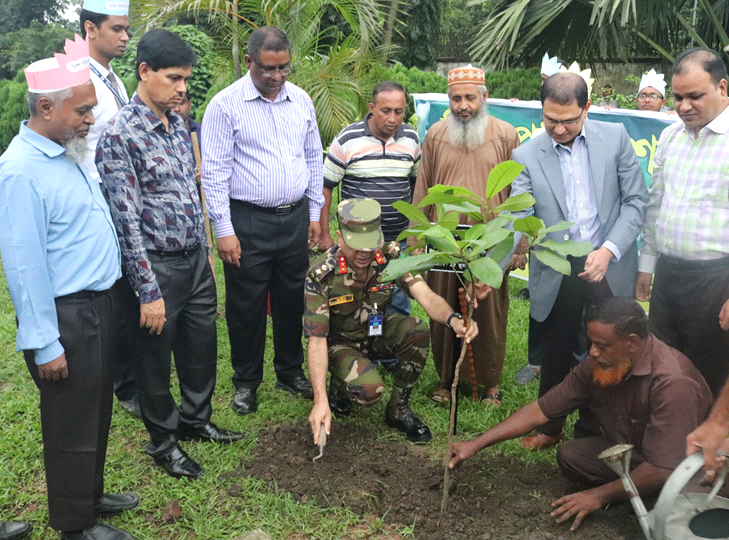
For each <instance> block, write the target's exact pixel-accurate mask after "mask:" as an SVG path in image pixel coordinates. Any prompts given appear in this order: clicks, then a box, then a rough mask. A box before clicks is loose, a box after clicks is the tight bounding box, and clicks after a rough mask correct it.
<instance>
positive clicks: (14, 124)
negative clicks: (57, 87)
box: [0, 69, 28, 154]
mask: <svg viewBox="0 0 729 540" xmlns="http://www.w3.org/2000/svg"><path fill="white" fill-rule="evenodd" d="M27 93H28V85H27V84H26V83H25V76H24V75H23V70H22V69H21V70H20V71H19V72H18V77H15V79H13V80H4V81H0V154H1V153H3V152H5V149H6V148H7V147H8V145H9V144H10V141H12V140H13V137H15V136H16V135H17V134H18V131H19V130H20V123H21V122H22V121H23V120H27V119H28V104H27V101H26V98H25V96H26V94H27Z"/></svg>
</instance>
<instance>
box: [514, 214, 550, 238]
mask: <svg viewBox="0 0 729 540" xmlns="http://www.w3.org/2000/svg"><path fill="white" fill-rule="evenodd" d="M543 228H544V222H543V221H542V220H541V219H539V218H536V217H534V216H529V217H525V218H519V219H517V220H515V221H514V230H516V231H519V232H522V233H524V234H527V235H529V236H537V235H538V234H539V231H540V230H541V229H543Z"/></svg>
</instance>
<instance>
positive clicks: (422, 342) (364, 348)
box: [304, 199, 488, 444]
mask: <svg viewBox="0 0 729 540" xmlns="http://www.w3.org/2000/svg"><path fill="white" fill-rule="evenodd" d="M338 217H339V230H338V231H337V245H335V246H334V247H332V248H331V249H330V250H328V251H327V252H326V253H324V254H323V255H322V256H321V257H320V258H319V259H318V260H317V261H316V262H314V264H313V265H312V267H311V268H310V269H309V274H308V275H307V277H306V285H305V290H306V293H305V296H306V312H305V313H304V333H305V335H306V337H307V338H308V340H309V347H308V354H307V359H308V362H309V375H310V376H311V382H312V386H313V387H314V407H313V409H312V411H311V414H310V415H309V423H310V424H311V430H312V432H313V434H314V443H315V444H316V443H317V442H318V440H319V433H320V430H321V428H322V425H323V426H324V428H325V430H326V433H327V434H328V433H329V427H330V424H331V413H332V411H333V412H334V413H335V414H337V415H342V416H346V415H348V414H349V412H350V410H351V407H352V402H354V403H357V404H358V405H373V404H375V403H377V401H379V399H380V398H381V397H382V393H383V387H384V385H383V382H382V379H381V378H380V376H379V375H378V373H377V366H376V365H375V364H373V363H372V361H371V360H375V359H379V358H392V357H393V356H394V357H396V358H397V365H396V366H395V369H394V371H393V376H394V382H393V388H392V393H391V394H390V400H389V401H388V403H387V408H386V411H385V422H387V425H388V426H390V427H392V428H395V429H398V430H399V431H401V432H403V433H404V434H405V437H406V438H407V440H409V441H411V442H416V443H422V442H428V441H429V440H430V439H431V433H430V430H429V429H428V426H426V425H425V424H423V422H421V421H420V419H419V418H418V417H417V416H415V414H413V411H412V410H411V409H410V406H409V401H410V392H411V390H412V388H413V385H415V382H416V381H417V380H418V377H419V376H420V373H421V371H422V370H423V366H425V361H426V359H427V358H428V344H429V339H428V327H427V325H426V324H425V323H424V322H423V321H420V320H419V319H417V318H415V317H408V316H405V315H401V314H398V313H386V310H387V306H388V305H389V304H390V302H391V301H392V294H393V292H394V290H395V289H396V288H397V287H398V286H399V287H400V288H401V289H402V290H403V291H405V293H406V294H408V295H409V296H411V297H412V298H414V299H415V300H417V301H418V302H420V305H422V306H423V309H425V312H426V313H427V314H428V315H429V316H430V318H431V320H433V321H438V322H439V323H441V324H444V325H448V326H449V327H450V328H451V329H452V331H454V332H456V335H457V336H458V337H461V338H463V337H466V338H467V339H468V340H469V341H470V340H471V339H473V338H474V337H476V335H478V327H477V325H476V323H475V321H474V324H473V325H471V328H469V329H466V326H465V325H464V323H463V321H462V320H461V318H460V317H459V315H458V314H457V313H456V312H454V311H453V309H451V307H450V306H449V305H448V303H447V302H446V301H445V300H443V298H441V297H439V296H438V295H436V294H435V293H434V292H433V291H432V290H431V289H430V287H428V285H427V284H426V283H425V282H424V281H423V279H422V278H421V277H420V276H413V275H411V274H409V273H408V274H405V275H404V276H402V277H401V278H399V279H397V280H396V283H392V282H390V283H387V282H382V281H381V280H380V275H381V274H382V272H383V271H384V270H385V268H386V266H387V263H388V261H390V260H393V259H397V258H399V257H400V247H399V246H398V244H397V242H390V243H389V244H387V245H385V246H384V247H383V245H384V240H383V235H382V227H381V226H380V219H381V218H380V204H379V203H378V202H377V201H375V200H373V199H348V200H345V201H342V202H340V203H339V207H338ZM381 250H384V252H383V251H381ZM486 294H488V287H484V288H482V289H481V294H479V297H481V298H483V297H484V296H485V295H486ZM327 369H328V370H329V371H331V373H332V378H331V382H330V385H329V389H330V390H329V396H327V389H326V382H327Z"/></svg>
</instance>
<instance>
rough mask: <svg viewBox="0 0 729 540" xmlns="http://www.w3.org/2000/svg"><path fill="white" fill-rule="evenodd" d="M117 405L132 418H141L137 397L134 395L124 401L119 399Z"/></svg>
mask: <svg viewBox="0 0 729 540" xmlns="http://www.w3.org/2000/svg"><path fill="white" fill-rule="evenodd" d="M119 406H120V407H121V408H122V409H124V410H125V411H127V412H128V413H129V414H131V415H132V416H133V417H134V418H142V409H140V408H139V397H138V396H134V397H133V398H132V399H128V400H126V401H122V400H121V399H120V400H119Z"/></svg>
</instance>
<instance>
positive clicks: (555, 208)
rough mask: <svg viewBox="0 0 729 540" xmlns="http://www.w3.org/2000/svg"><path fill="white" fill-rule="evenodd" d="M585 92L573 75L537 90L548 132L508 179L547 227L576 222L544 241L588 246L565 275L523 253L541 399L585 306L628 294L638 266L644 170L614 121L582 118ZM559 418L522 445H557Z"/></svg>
mask: <svg viewBox="0 0 729 540" xmlns="http://www.w3.org/2000/svg"><path fill="white" fill-rule="evenodd" d="M588 98H589V94H588V91H587V84H586V83H585V81H584V80H583V79H582V78H581V77H580V76H579V75H577V74H574V73H558V74H556V75H553V76H552V77H549V78H548V79H547V80H546V81H545V83H544V85H543V86H542V96H541V100H542V114H543V120H544V128H545V133H542V134H541V135H538V136H537V137H535V138H534V139H532V140H531V141H530V142H529V143H527V144H525V145H524V146H522V147H520V148H518V149H516V150H514V152H513V159H514V160H515V161H517V162H519V163H521V164H523V165H524V166H525V168H524V170H523V171H522V173H521V174H520V175H519V177H518V178H517V179H516V180H515V181H514V183H513V184H512V191H511V196H512V197H513V196H515V195H518V194H520V193H524V192H528V193H531V194H532V195H533V196H534V198H535V199H536V203H535V204H534V207H533V208H532V209H531V210H530V211H527V213H533V214H534V215H535V216H536V217H538V218H540V219H542V220H544V222H545V224H546V225H547V226H548V227H549V226H552V225H554V224H555V223H557V222H559V221H569V222H572V223H574V225H573V226H572V227H571V228H570V229H569V230H568V231H559V232H553V233H550V234H549V235H547V238H550V239H552V240H555V241H557V242H561V241H563V240H574V241H582V242H591V243H592V245H593V246H594V247H595V250H594V251H592V252H591V253H590V254H588V255H587V256H586V257H570V263H571V266H572V273H571V275H569V276H563V275H562V274H560V273H558V272H557V271H555V270H553V269H552V268H550V267H548V266H545V265H544V264H542V263H541V262H540V261H539V260H537V259H536V257H531V259H530V262H529V294H530V296H531V309H530V316H531V319H530V324H537V325H539V326H540V330H539V331H540V335H542V338H543V346H544V348H545V354H544V364H543V366H542V374H541V380H540V385H539V395H540V396H542V395H544V394H545V393H546V392H547V391H548V390H549V389H550V388H552V387H553V386H555V385H557V384H559V383H560V382H561V381H562V380H563V379H564V377H565V376H566V375H567V373H568V372H569V370H570V367H571V364H572V360H573V358H574V355H573V353H572V351H573V349H574V348H575V344H576V341H577V339H578V337H579V329H580V325H581V324H582V312H583V309H584V307H585V306H586V305H591V304H595V303H597V302H598V301H600V300H602V299H604V298H606V297H609V296H613V295H615V296H631V295H632V292H633V283H634V282H635V276H636V274H637V272H638V248H637V245H636V238H637V236H638V234H639V232H640V230H641V227H642V225H643V220H644V218H645V212H646V207H647V204H648V191H647V189H646V185H645V180H644V179H643V173H642V170H641V168H640V164H639V163H638V160H637V158H636V155H635V151H634V150H633V146H632V144H631V142H630V138H629V137H628V133H627V132H626V131H625V128H624V127H623V126H622V125H621V124H611V123H606V122H597V121H593V120H587V110H588V109H589V107H590V100H589V99H588ZM582 420H583V421H582V422H578V425H577V426H576V427H575V432H576V434H577V436H580V435H587V434H590V432H591V430H592V427H591V426H590V425H588V423H587V422H585V421H584V420H585V419H584V415H583V419H582ZM563 423H564V422H563V420H562V421H552V422H550V423H549V424H547V425H545V426H542V427H540V428H539V431H538V432H537V434H536V435H534V436H531V437H527V438H526V439H523V440H522V445H523V446H525V447H526V448H530V449H533V450H538V449H539V448H543V447H545V446H550V445H553V444H556V443H557V442H558V441H559V439H560V438H561V437H562V435H563V433H562V425H563Z"/></svg>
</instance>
